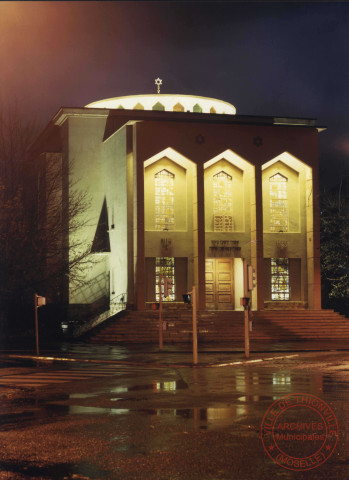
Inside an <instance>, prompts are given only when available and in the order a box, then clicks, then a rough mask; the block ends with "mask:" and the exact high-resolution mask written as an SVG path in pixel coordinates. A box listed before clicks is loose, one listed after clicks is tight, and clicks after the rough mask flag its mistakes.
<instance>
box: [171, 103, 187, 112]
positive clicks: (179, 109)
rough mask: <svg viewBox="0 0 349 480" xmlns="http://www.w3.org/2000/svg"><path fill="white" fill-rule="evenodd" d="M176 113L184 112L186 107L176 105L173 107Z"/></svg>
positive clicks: (179, 104)
mask: <svg viewBox="0 0 349 480" xmlns="http://www.w3.org/2000/svg"><path fill="white" fill-rule="evenodd" d="M173 111H174V112H184V107H183V105H182V104H181V103H179V102H178V103H176V105H175V106H174V107H173Z"/></svg>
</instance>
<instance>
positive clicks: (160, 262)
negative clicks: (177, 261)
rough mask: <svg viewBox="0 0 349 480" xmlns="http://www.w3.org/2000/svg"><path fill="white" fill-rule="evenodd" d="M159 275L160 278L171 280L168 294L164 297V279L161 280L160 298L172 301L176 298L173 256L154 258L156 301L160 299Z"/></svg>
mask: <svg viewBox="0 0 349 480" xmlns="http://www.w3.org/2000/svg"><path fill="white" fill-rule="evenodd" d="M159 275H162V278H163V279H164V277H167V278H168V279H169V280H170V282H172V286H171V288H170V289H169V290H168V296H167V297H164V280H162V282H161V293H162V300H163V301H165V302H174V301H175V298H176V286H175V277H174V258H173V257H156V259H155V297H156V301H157V302H158V301H159V300H160V290H159Z"/></svg>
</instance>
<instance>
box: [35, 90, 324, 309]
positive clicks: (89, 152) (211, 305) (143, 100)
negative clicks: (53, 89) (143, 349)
mask: <svg viewBox="0 0 349 480" xmlns="http://www.w3.org/2000/svg"><path fill="white" fill-rule="evenodd" d="M320 130H321V128H320V127H317V126H316V124H315V121H314V120H309V119H293V118H277V117H251V116H240V115H236V110H235V107H233V106H232V105H230V104H228V103H227V102H222V101H220V100H216V99H210V98H205V97H198V96H189V95H163V94H157V95H134V96H128V97H118V98H113V99H108V100H101V101H98V102H94V103H92V104H89V105H88V106H87V107H84V108H61V109H60V110H59V111H58V113H57V114H56V115H55V116H54V118H53V119H52V121H51V122H50V124H49V125H48V126H47V128H46V129H45V131H44V132H43V134H42V135H41V136H40V138H39V139H38V140H37V142H36V143H35V144H34V145H33V147H32V149H31V152H32V157H33V160H34V161H35V160H36V159H37V158H39V157H40V158H41V159H44V162H45V158H46V159H48V158H51V157H52V156H53V155H54V156H55V157H54V158H56V159H58V160H57V161H59V162H61V164H62V169H61V171H62V172H65V173H62V175H63V176H62V184H63V185H65V183H64V182H65V177H64V175H68V174H69V175H70V178H71V179H72V180H73V183H74V182H75V181H76V182H77V184H78V185H79V187H81V189H88V191H89V193H90V195H91V198H92V201H91V205H90V207H89V210H88V211H87V212H86V213H85V214H84V215H85V216H86V220H88V221H87V222H86V226H85V227H84V229H83V230H82V231H80V232H78V233H77V234H78V235H79V238H81V239H83V240H84V241H86V242H87V243H91V244H94V245H96V235H97V234H98V235H100V234H101V232H102V233H103V232H104V233H103V234H104V235H105V237H106V238H107V241H106V242H104V245H105V247H104V248H100V249H99V250H97V251H96V249H94V250H93V251H92V252H91V258H92V257H93V258H94V259H97V260H98V261H97V262H95V263H93V264H92V265H91V268H90V269H88V270H87V271H86V280H88V282H87V283H86V285H84V286H82V287H81V288H78V289H76V288H75V289H73V288H71V286H69V285H67V286H66V290H65V293H64V295H65V298H66V301H67V302H68V303H69V304H70V305H75V306H77V307H79V306H89V305H95V304H96V303H98V302H102V300H103V301H104V302H105V305H106V308H109V305H111V304H112V303H113V302H115V301H117V299H119V298H124V299H127V304H128V305H129V306H132V308H134V309H136V310H144V309H146V308H150V307H151V305H152V302H154V301H158V300H159V295H160V287H159V275H160V274H161V275H166V276H167V277H168V278H170V279H171V280H172V289H171V292H170V293H169V295H168V296H167V298H166V299H165V300H166V301H167V302H169V303H173V304H174V306H175V302H182V295H183V294H184V293H186V292H187V291H189V290H190V289H191V286H192V285H196V287H197V289H198V302H199V309H200V310H205V309H206V310H241V309H242V307H241V306H240V297H242V296H244V282H243V259H246V260H247V262H248V263H249V264H251V265H253V267H254V269H255V270H256V277H257V286H256V288H255V289H254V290H253V292H252V294H251V296H252V308H253V309H254V310H260V309H267V308H278V307H280V308H283V309H285V308H286V309H287V308H310V309H320V308H321V307H320V305H321V298H320V259H319V254H320V251H319V205H318V132H319V131H320ZM69 169H70V170H69ZM65 195H66V196H67V197H68V198H69V195H70V192H69V188H68V187H67V190H66V192H65ZM103 212H104V214H103V215H104V216H105V219H106V220H105V222H104V223H103V222H101V219H102V218H104V217H103V215H102V213H103ZM103 228H104V230H103ZM67 241H71V239H67ZM161 290H162V291H163V286H162V287H161Z"/></svg>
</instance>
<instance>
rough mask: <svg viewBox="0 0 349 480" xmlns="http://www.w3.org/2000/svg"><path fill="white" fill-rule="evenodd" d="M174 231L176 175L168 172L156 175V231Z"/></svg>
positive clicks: (164, 171) (163, 171) (162, 171)
mask: <svg viewBox="0 0 349 480" xmlns="http://www.w3.org/2000/svg"><path fill="white" fill-rule="evenodd" d="M173 229H174V175H173V173H171V172H169V171H168V170H165V169H164V170H161V172H158V173H157V174H155V230H173Z"/></svg>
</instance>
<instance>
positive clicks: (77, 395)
mask: <svg viewBox="0 0 349 480" xmlns="http://www.w3.org/2000/svg"><path fill="white" fill-rule="evenodd" d="M97 396H98V393H71V394H70V395H69V399H73V398H79V399H82V398H91V397H97Z"/></svg>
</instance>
